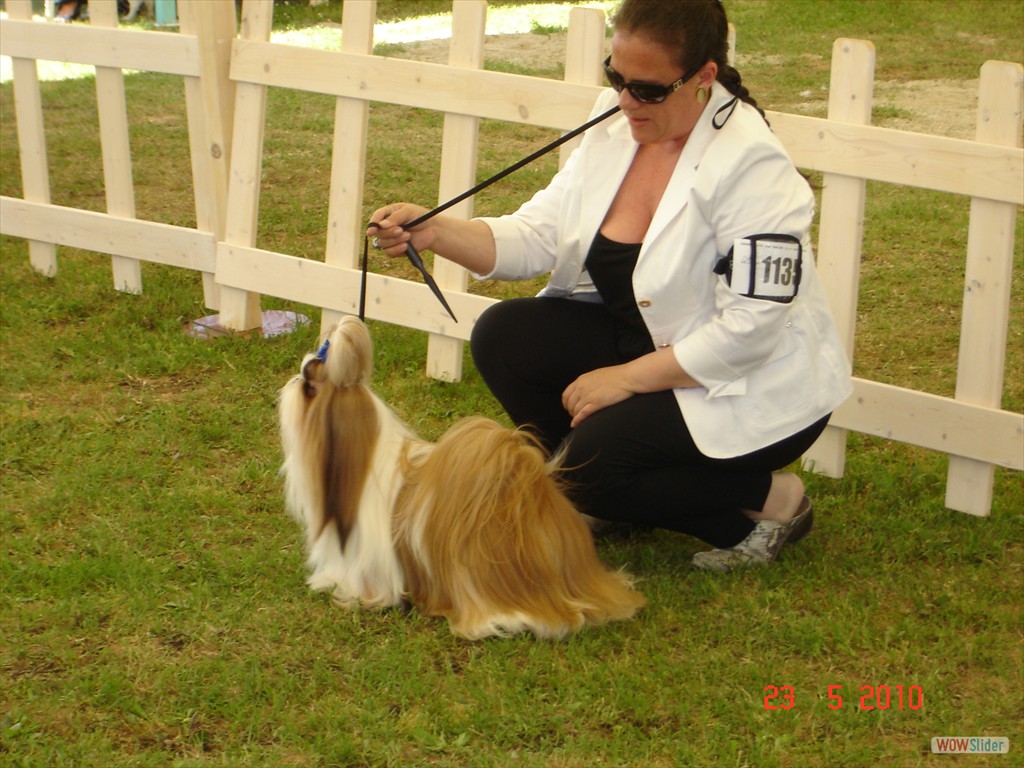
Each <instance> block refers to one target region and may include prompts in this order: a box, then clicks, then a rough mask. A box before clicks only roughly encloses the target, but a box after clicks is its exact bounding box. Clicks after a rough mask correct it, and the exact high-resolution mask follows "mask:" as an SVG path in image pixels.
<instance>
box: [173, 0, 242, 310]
mask: <svg viewBox="0 0 1024 768" xmlns="http://www.w3.org/2000/svg"><path fill="white" fill-rule="evenodd" d="M178 22H179V24H180V29H181V32H182V34H186V35H194V36H195V37H196V40H197V43H198V46H197V47H198V51H199V77H186V78H185V110H186V113H187V114H188V135H189V147H190V156H191V159H192V185H193V189H194V194H195V203H196V227H197V229H199V230H200V231H201V232H212V233H213V235H214V237H215V238H216V239H217V241H218V242H220V241H222V240H223V239H224V226H225V220H226V218H227V197H228V171H229V169H230V167H231V129H232V123H233V119H232V116H233V114H234V109H235V87H234V84H233V83H232V82H231V78H230V76H229V73H230V66H231V42H232V40H233V39H234V37H235V33H236V31H237V23H236V20H235V4H234V0H217V2H212V3H211V2H209V1H208V0H180V2H179V3H178ZM202 275H203V300H204V304H205V305H206V306H207V307H209V308H210V309H219V308H220V290H219V287H218V286H217V283H216V281H215V280H214V275H213V273H211V272H203V273H202Z"/></svg>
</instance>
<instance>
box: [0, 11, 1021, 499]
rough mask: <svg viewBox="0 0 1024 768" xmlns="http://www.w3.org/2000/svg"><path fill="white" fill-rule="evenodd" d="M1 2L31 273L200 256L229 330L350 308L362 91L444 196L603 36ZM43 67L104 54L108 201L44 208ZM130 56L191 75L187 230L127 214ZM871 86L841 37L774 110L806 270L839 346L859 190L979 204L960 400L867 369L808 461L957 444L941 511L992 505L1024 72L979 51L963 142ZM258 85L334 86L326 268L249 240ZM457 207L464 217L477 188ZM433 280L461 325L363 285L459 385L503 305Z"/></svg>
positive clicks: (1004, 454)
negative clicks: (928, 131) (62, 12)
mask: <svg viewBox="0 0 1024 768" xmlns="http://www.w3.org/2000/svg"><path fill="white" fill-rule="evenodd" d="M6 7H7V10H8V14H9V18H8V19H6V20H4V21H3V22H2V24H0V50H2V52H3V54H4V55H8V56H11V57H12V59H13V64H14V78H15V112H16V118H17V121H18V141H19V145H20V151H21V165H22V168H21V170H22V179H23V190H24V192H23V194H24V197H23V198H22V199H17V198H11V197H2V198H0V232H2V233H3V234H7V235H13V236H17V237H22V238H26V239H27V240H28V241H29V255H30V259H31V262H32V265H33V267H34V268H35V269H36V270H38V271H39V272H41V273H43V274H47V275H55V274H56V271H57V258H56V246H57V245H65V246H74V247H78V248H84V249H88V250H92V251H97V252H101V253H106V254H110V255H111V257H112V273H113V279H114V286H115V288H117V289H118V290H123V291H129V292H138V291H141V290H142V283H141V277H140V270H139V265H140V262H142V261H149V262H158V263H162V264H168V265H171V266H175V267H182V268H187V269H193V270H197V271H199V272H200V273H202V275H203V285H204V297H205V300H206V303H207V305H208V306H209V307H211V308H212V309H216V310H219V312H220V322H221V324H222V325H223V326H224V327H226V328H230V329H234V330H246V329H251V328H256V327H259V325H260V324H261V311H260V296H261V295H268V296H274V297H278V298H282V299H286V300H290V301H296V302H301V303H304V304H309V305H313V306H319V307H322V308H323V310H324V311H323V324H324V325H327V324H330V323H331V322H333V321H334V320H335V319H336V318H337V317H338V316H340V314H342V313H354V312H356V310H357V307H358V302H359V298H358V297H359V282H360V276H359V271H358V261H359V256H360V254H361V251H362V242H363V234H362V233H363V230H364V226H365V222H364V221H363V220H362V219H363V215H362V210H363V194H362V190H363V180H364V175H365V157H366V143H367V124H368V108H369V103H370V102H371V101H378V102H387V103H392V104H400V105H405V106H413V107H421V108H424V109H431V110H435V111H438V112H442V113H444V131H443V139H442V146H441V174H440V184H439V189H438V199H439V201H443V200H447V199H449V198H451V197H453V196H454V195H455V194H457V193H458V192H461V191H462V190H464V189H466V188H468V187H470V186H472V185H473V183H474V182H475V174H476V155H477V128H478V124H479V121H480V119H496V120H504V121H509V122H516V123H523V124H528V125H536V126H545V127H550V128H556V129H560V130H568V129H570V128H573V127H575V126H576V125H578V124H580V123H581V122H583V120H585V118H586V116H587V114H588V113H589V110H590V107H591V104H592V103H593V101H594V99H595V97H596V95H597V93H598V92H599V90H600V87H601V86H600V83H601V73H600V65H599V62H600V61H601V58H602V52H603V50H604V47H605V44H606V43H605V34H604V30H605V19H604V15H603V13H602V12H601V11H599V10H595V9H584V8H574V9H572V11H571V14H570V24H569V36H568V45H567V54H566V67H565V73H566V74H565V80H564V81H555V80H547V79H541V78H533V77H525V76H521V75H513V74H507V73H499V72H488V71H484V70H483V69H482V65H483V40H484V22H485V16H486V3H485V0H460V1H459V2H457V3H454V5H453V17H452V36H451V47H450V55H449V62H448V64H447V65H441V64H428V63H423V62H412V61H401V60H397V59H390V58H386V57H382V56H374V55H372V48H373V27H374V20H375V14H376V3H375V2H372V0H347V1H346V5H345V8H344V35H343V36H342V45H341V50H340V51H324V50H311V49H306V48H302V47H297V46H289V45H282V44H275V43H270V42H269V40H270V29H271V21H272V14H273V2H272V0H245V2H244V4H243V8H242V21H241V24H240V26H238V28H237V29H236V17H235V7H234V2H233V0H215V1H214V0H179V2H178V13H179V18H180V24H181V27H180V33H179V34H167V33H163V32H145V31H139V30H130V29H119V28H117V16H116V10H115V0H91V2H90V13H91V22H90V24H89V25H83V24H74V25H57V24H43V23H37V22H33V21H32V20H31V2H30V0H7V2H6ZM36 60H53V61H64V62H76V63H82V64H87V65H94V66H95V67H96V87H97V98H98V107H99V114H100V121H99V122H100V125H99V131H100V137H101V147H102V154H103V169H104V179H105V186H106V194H107V212H106V213H97V212H93V211H85V210H77V209H75V208H70V207H62V206H56V205H53V204H51V202H50V193H49V182H48V173H47V162H46V137H45V133H44V130H43V112H42V102H41V98H40V88H39V83H38V79H37V75H36V69H35V62H36ZM125 69H133V70H143V71H154V72H165V73H172V74H176V75H181V76H182V77H183V79H184V83H185V89H184V90H185V100H186V109H187V114H188V125H189V140H190V146H191V158H192V169H193V178H194V185H195V200H196V213H197V216H196V219H197V226H196V229H189V228H185V227H175V226H170V225H165V224H159V223H155V222H148V221H143V220H140V219H138V218H136V217H135V210H134V193H133V189H132V178H131V159H130V151H129V145H128V119H127V113H126V109H125V97H124V80H123V70H125ZM873 80H874V49H873V46H872V45H871V44H870V43H868V42H864V41H857V40H848V39H841V40H838V41H837V42H836V44H835V46H834V48H833V60H832V79H831V86H830V95H829V109H828V116H827V118H811V117H802V116H797V115H788V114H784V113H778V112H769V114H768V116H769V119H770V120H771V123H772V127H773V128H774V130H775V132H776V134H777V135H778V136H779V137H780V138H781V140H782V141H783V143H784V144H785V145H786V147H787V149H788V150H789V152H790V153H791V155H792V157H793V159H794V161H795V162H796V164H797V165H798V166H799V167H801V168H804V169H808V170H815V171H821V172H822V173H823V174H824V190H823V193H822V202H821V213H820V233H819V243H818V248H817V258H818V268H819V271H820V273H821V276H822V279H823V281H824V283H825V285H826V288H827V290H828V293H829V298H830V300H831V302H832V307H833V310H834V312H835V315H836V319H837V321H838V323H839V326H840V330H841V333H842V335H843V338H844V340H845V343H846V345H847V351H848V353H849V354H850V356H851V357H852V355H853V348H854V337H855V331H856V308H857V299H858V283H859V280H858V277H859V273H860V250H861V242H862V239H863V220H864V209H865V188H866V183H867V182H868V181H869V180H875V181H882V182H887V183H891V184H897V185H906V186H912V187H920V188H925V189H932V190H939V191H943V192H949V193H953V194H957V195H964V196H967V197H969V198H970V199H971V215H970V230H969V233H968V247H967V254H966V268H965V271H966V276H965V282H964V300H963V320H962V329H961V345H960V355H959V360H958V373H957V382H956V396H955V398H946V397H940V396H937V395H933V394H929V393H925V392H918V391H913V390H909V389H904V388H900V387H894V386H891V385H887V384H883V383H880V382H874V381H869V380H865V379H859V378H858V379H856V380H855V387H854V394H853V396H852V397H851V398H850V399H849V400H848V401H847V403H845V404H844V405H843V406H841V407H840V408H839V409H838V410H837V411H836V413H835V415H834V417H833V419H832V426H830V427H829V429H828V431H827V432H826V434H825V435H823V436H822V438H821V440H819V442H818V443H817V444H816V445H815V446H814V447H813V448H812V450H811V451H810V452H809V453H808V455H807V456H806V457H805V463H806V464H807V465H809V466H811V467H812V468H813V469H814V470H815V471H818V472H822V473H825V474H828V475H831V476H841V475H842V472H843V469H844V460H845V452H846V432H847V431H848V430H853V431H856V432H861V433H866V434H871V435H876V436H881V437H884V438H889V439H893V440H897V441H901V442H905V443H910V444H913V445H917V446H922V447H925V448H928V449H933V450H936V451H940V452H943V453H946V454H949V456H950V466H949V476H948V479H947V492H946V504H947V506H949V507H950V508H953V509H957V510H961V511H964V512H968V513H971V514H976V515H986V514H989V512H990V509H991V505H992V487H993V473H994V468H995V467H996V466H1002V467H1008V468H1010V469H1014V470H1018V471H1019V470H1022V469H1024V415H1022V414H1019V413H1013V412H1009V411H1004V410H1001V408H1000V406H1001V397H1002V386H1003V372H1004V371H1003V369H1004V364H1005V357H1006V339H1007V324H1008V315H1009V303H1010V277H1011V272H1012V259H1013V248H1014V229H1015V225H1016V216H1017V211H1018V206H1020V205H1021V204H1022V203H1024V150H1022V149H1021V131H1022V113H1024V68H1022V67H1021V65H1020V64H1019V63H1006V62H988V63H986V64H985V65H984V67H983V68H982V71H981V81H980V90H979V105H978V121H977V134H976V138H975V140H973V141H970V140H962V139H952V138H945V137H938V136H929V135H923V134H917V133H909V132H903V131H896V130H890V129H884V128H878V127H873V126H870V125H869V122H870V116H871V105H872V89H873ZM268 87H277V88H286V89H296V90H302V91H311V92H315V93H319V94H326V95H330V96H333V97H335V99H336V110H335V128H334V137H333V154H332V157H333V166H332V169H331V177H330V188H329V190H328V194H329V210H328V222H327V236H326V248H325V254H324V260H323V261H322V262H321V261H316V260H312V259H304V258H296V257H294V256H291V255H288V254H285V253H279V252H271V251H266V250H260V249H257V248H256V247H255V242H256V230H257V221H258V216H259V190H260V179H261V166H262V155H263V130H264V125H265V118H266V96H267V88H268ZM232 126H233V130H232ZM572 146H573V145H572V144H570V145H567V148H566V149H565V150H563V159H564V157H565V156H566V155H567V153H568V152H569V151H571V148H572ZM451 213H453V214H455V215H459V216H463V217H470V216H472V201H471V200H467V201H465V202H463V203H461V204H460V205H459V206H457V207H456V208H454V209H452V211H451ZM434 274H435V277H436V279H437V281H438V283H439V284H440V285H441V287H442V288H443V289H444V290H445V293H446V296H447V298H448V301H449V303H450V304H451V305H452V308H453V309H454V310H455V314H456V315H457V316H458V317H459V318H460V321H459V322H458V323H454V322H452V321H451V319H450V318H449V317H448V316H447V315H446V314H445V313H444V311H443V310H442V309H441V308H440V307H439V305H438V304H437V302H436V300H435V299H434V297H433V296H432V295H431V293H430V292H429V290H428V289H427V288H426V287H425V286H423V285H421V284H419V283H415V282H410V281H405V280H400V279H396V278H393V277H387V276H381V275H372V274H371V275H370V276H369V292H370V295H372V296H374V297H377V298H379V299H380V301H374V302H371V303H370V305H369V306H368V307H367V311H366V314H367V317H369V318H372V319H376V320H382V321H386V322H390V323H396V324H400V325H403V326H407V327H411V328H416V329H419V330H422V331H425V332H428V333H429V334H430V344H429V348H428V359H427V370H428V373H429V374H430V375H431V376H434V377H436V378H442V379H446V380H457V379H459V378H460V376H461V360H462V344H463V342H464V341H465V340H466V339H468V338H469V333H470V330H471V328H472V326H473V323H474V321H475V319H476V318H477V317H478V316H479V314H480V313H481V312H482V311H483V310H484V309H485V308H486V307H487V306H489V305H490V304H491V303H493V301H494V300H493V299H489V298H486V297H482V296H476V295H472V294H469V293H467V292H466V290H465V288H466V274H465V272H464V271H463V270H462V269H461V268H458V267H456V266H455V265H453V264H452V263H450V262H446V261H445V260H443V259H440V258H438V259H436V260H435V265H434Z"/></svg>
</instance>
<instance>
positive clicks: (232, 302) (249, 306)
mask: <svg viewBox="0 0 1024 768" xmlns="http://www.w3.org/2000/svg"><path fill="white" fill-rule="evenodd" d="M273 17H274V3H273V0H245V2H244V3H243V5H242V25H241V33H240V38H241V40H239V41H236V45H239V44H240V45H244V44H245V41H246V40H258V41H261V42H266V41H268V40H270V27H271V24H272V22H273ZM266 116H267V86H265V85H259V84H256V83H237V84H236V85H235V120H234V126H233V128H234V130H233V131H232V137H231V174H230V178H229V180H228V202H227V218H226V224H225V228H224V240H223V242H222V243H221V244H220V245H219V246H218V248H217V262H218V266H219V264H220V261H221V260H222V259H228V258H231V253H230V246H232V245H243V246H249V247H251V246H254V245H255V244H256V231H257V216H258V215H259V208H260V174H261V172H262V169H263V133H264V127H265V122H266ZM220 324H221V326H223V327H224V328H226V329H229V330H234V331H247V330H251V329H253V328H259V327H261V326H262V324H263V316H262V313H261V312H260V297H259V296H258V295H257V294H254V293H251V292H249V291H246V290H243V289H241V288H235V287H232V286H228V285H223V284H221V287H220Z"/></svg>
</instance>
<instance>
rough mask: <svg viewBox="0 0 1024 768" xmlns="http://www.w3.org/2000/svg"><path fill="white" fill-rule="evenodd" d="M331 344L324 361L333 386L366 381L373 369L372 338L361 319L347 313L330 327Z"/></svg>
mask: <svg viewBox="0 0 1024 768" xmlns="http://www.w3.org/2000/svg"><path fill="white" fill-rule="evenodd" d="M328 341H329V342H330V347H329V350H328V352H327V360H326V361H325V363H324V365H325V368H326V372H327V378H328V380H329V381H330V382H331V384H333V385H334V386H335V387H339V388H345V387H354V386H357V385H366V384H368V383H369V381H370V376H371V374H372V373H373V342H372V341H371V340H370V331H369V329H368V328H367V327H366V325H364V324H363V322H362V321H361V320H360V319H359V318H357V317H354V316H352V315H346V316H345V317H343V318H342V319H341V322H339V323H338V324H337V325H336V326H334V328H333V329H332V330H331V333H330V336H329V337H328Z"/></svg>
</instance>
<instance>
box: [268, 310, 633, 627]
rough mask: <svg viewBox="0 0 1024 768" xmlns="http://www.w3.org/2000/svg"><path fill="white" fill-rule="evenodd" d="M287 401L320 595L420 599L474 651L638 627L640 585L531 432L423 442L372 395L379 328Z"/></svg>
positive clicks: (290, 477) (290, 448) (284, 419)
mask: <svg viewBox="0 0 1024 768" xmlns="http://www.w3.org/2000/svg"><path fill="white" fill-rule="evenodd" d="M329 341H330V347H329V351H328V353H327V359H326V361H325V362H323V361H321V360H320V359H319V358H317V357H316V356H315V355H308V356H307V357H306V359H305V360H304V361H303V365H302V373H301V374H300V375H298V376H296V377H295V378H293V379H292V380H291V381H290V382H289V383H288V384H286V385H285V387H284V388H283V389H282V391H281V399H280V407H279V416H280V425H281V439H282V444H283V448H284V455H285V461H284V467H283V472H284V475H285V492H286V500H287V506H288V509H289V511H290V512H291V513H292V515H293V516H294V517H296V519H298V520H299V522H301V523H302V524H303V526H304V527H305V530H306V549H307V553H308V564H309V567H310V569H311V574H310V577H309V584H310V586H311V587H312V588H313V589H317V590H329V591H330V592H331V594H332V597H333V598H334V600H335V601H336V602H337V603H339V604H341V605H354V604H362V605H365V606H371V607H385V606H391V605H397V604H400V603H402V602H403V601H405V600H409V601H411V602H412V603H413V604H414V605H415V606H416V607H417V608H418V609H419V610H421V611H423V612H424V613H426V614H427V615H430V616H444V617H446V618H447V619H448V621H449V624H450V626H451V629H452V631H453V632H454V633H456V634H458V635H462V636H464V637H468V638H471V639H477V638H482V637H487V636H491V635H508V634H514V633H518V632H521V631H530V632H533V633H534V634H535V635H537V636H538V637H562V636H564V635H566V634H568V633H570V632H572V631H574V630H577V629H579V628H580V627H582V626H583V625H585V624H587V623H600V622H604V621H607V620H611V619H626V618H629V617H631V616H632V615H633V614H634V613H635V612H636V611H637V610H638V609H639V608H640V607H641V606H642V605H643V604H644V602H645V601H644V598H643V596H642V595H641V594H640V593H639V592H637V591H635V590H634V589H633V586H632V580H631V578H630V577H629V576H628V575H626V574H624V573H622V572H617V571H612V570H609V569H607V568H605V567H604V566H603V565H602V564H601V562H600V561H599V559H598V557H597V553H596V551H595V549H594V543H593V540H592V538H591V535H590V531H589V529H588V528H587V526H586V525H585V524H584V523H583V521H582V520H581V519H580V516H579V515H578V513H577V512H576V510H575V509H574V508H573V506H572V504H571V503H570V502H569V500H568V499H567V498H566V497H565V495H564V494H563V493H562V490H561V488H560V487H559V484H558V481H557V479H556V473H557V464H556V463H554V462H547V461H545V458H544V455H543V453H542V452H541V449H540V448H539V447H538V446H537V444H536V442H535V441H534V440H533V439H532V438H531V437H530V436H529V435H528V434H526V433H524V432H522V431H518V430H509V429H505V428H504V427H502V426H500V425H499V424H497V423H496V422H493V421H491V420H489V419H484V418H479V417H475V418H469V419H465V420H463V421H461V422H459V423H458V424H456V425H455V426H454V427H452V429H451V430H449V431H448V432H447V433H446V434H445V435H444V436H443V437H442V438H441V440H440V441H439V442H438V443H437V444H436V445H432V444H430V443H427V442H424V441H423V440H421V439H419V438H418V437H416V435H414V434H413V433H412V431H411V430H410V429H409V428H408V427H407V426H406V425H405V424H404V423H402V421H401V420H400V419H399V418H398V417H397V416H396V415H395V414H394V413H393V412H392V411H391V410H390V409H389V408H388V407H387V406H386V405H385V404H384V403H383V402H382V401H381V400H380V398H378V397H377V396H376V395H375V394H373V392H371V391H370V389H369V388H368V386H367V384H368V382H369V379H370V373H371V368H372V354H373V351H372V343H371V340H370V334H369V331H368V330H367V328H366V326H365V325H364V324H363V323H362V322H360V321H359V320H358V319H356V318H354V317H346V318H344V319H343V320H342V321H341V322H340V323H339V324H338V325H337V326H335V327H334V329H332V331H331V333H330V335H329Z"/></svg>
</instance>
